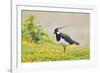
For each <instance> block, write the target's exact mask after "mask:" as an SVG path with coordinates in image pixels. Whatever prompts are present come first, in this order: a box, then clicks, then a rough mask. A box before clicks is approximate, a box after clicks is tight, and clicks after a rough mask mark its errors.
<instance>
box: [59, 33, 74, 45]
mask: <svg viewBox="0 0 100 73" xmlns="http://www.w3.org/2000/svg"><path fill="white" fill-rule="evenodd" d="M60 35H61V36H62V38H63V39H64V40H65V41H67V42H69V43H70V44H72V43H73V40H72V39H71V37H70V36H68V35H66V34H64V33H60Z"/></svg>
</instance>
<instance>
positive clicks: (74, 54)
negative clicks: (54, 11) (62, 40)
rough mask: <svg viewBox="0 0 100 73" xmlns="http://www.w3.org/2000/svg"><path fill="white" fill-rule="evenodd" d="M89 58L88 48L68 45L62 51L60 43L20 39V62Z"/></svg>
mask: <svg viewBox="0 0 100 73" xmlns="http://www.w3.org/2000/svg"><path fill="white" fill-rule="evenodd" d="M85 59H90V49H89V48H80V47H78V46H75V45H69V46H67V48H66V52H65V53H64V51H63V47H62V45H60V44H54V43H49V42H38V43H34V42H30V41H25V40H23V41H22V62H43V61H65V60H66V61H67V60H85Z"/></svg>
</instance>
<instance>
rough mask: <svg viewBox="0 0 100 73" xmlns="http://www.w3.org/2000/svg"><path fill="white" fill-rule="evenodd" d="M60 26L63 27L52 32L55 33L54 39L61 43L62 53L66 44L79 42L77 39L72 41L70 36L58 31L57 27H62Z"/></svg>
mask: <svg viewBox="0 0 100 73" xmlns="http://www.w3.org/2000/svg"><path fill="white" fill-rule="evenodd" d="M62 28H64V27H60V28H56V29H55V30H54V34H55V35H56V40H57V41H58V42H59V43H61V44H62V45H63V48H64V53H65V51H66V46H67V45H68V44H70V45H72V44H75V45H79V43H78V42H77V41H74V40H73V39H72V38H71V37H70V36H68V35H66V34H64V33H61V32H59V29H62Z"/></svg>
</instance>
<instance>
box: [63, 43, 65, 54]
mask: <svg viewBox="0 0 100 73" xmlns="http://www.w3.org/2000/svg"><path fill="white" fill-rule="evenodd" d="M63 48H64V53H65V52H66V46H65V45H64V46H63Z"/></svg>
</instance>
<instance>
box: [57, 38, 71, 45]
mask: <svg viewBox="0 0 100 73" xmlns="http://www.w3.org/2000/svg"><path fill="white" fill-rule="evenodd" d="M59 43H60V44H64V45H68V44H69V43H68V42H67V41H65V40H64V39H63V38H61V39H60V40H59Z"/></svg>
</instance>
